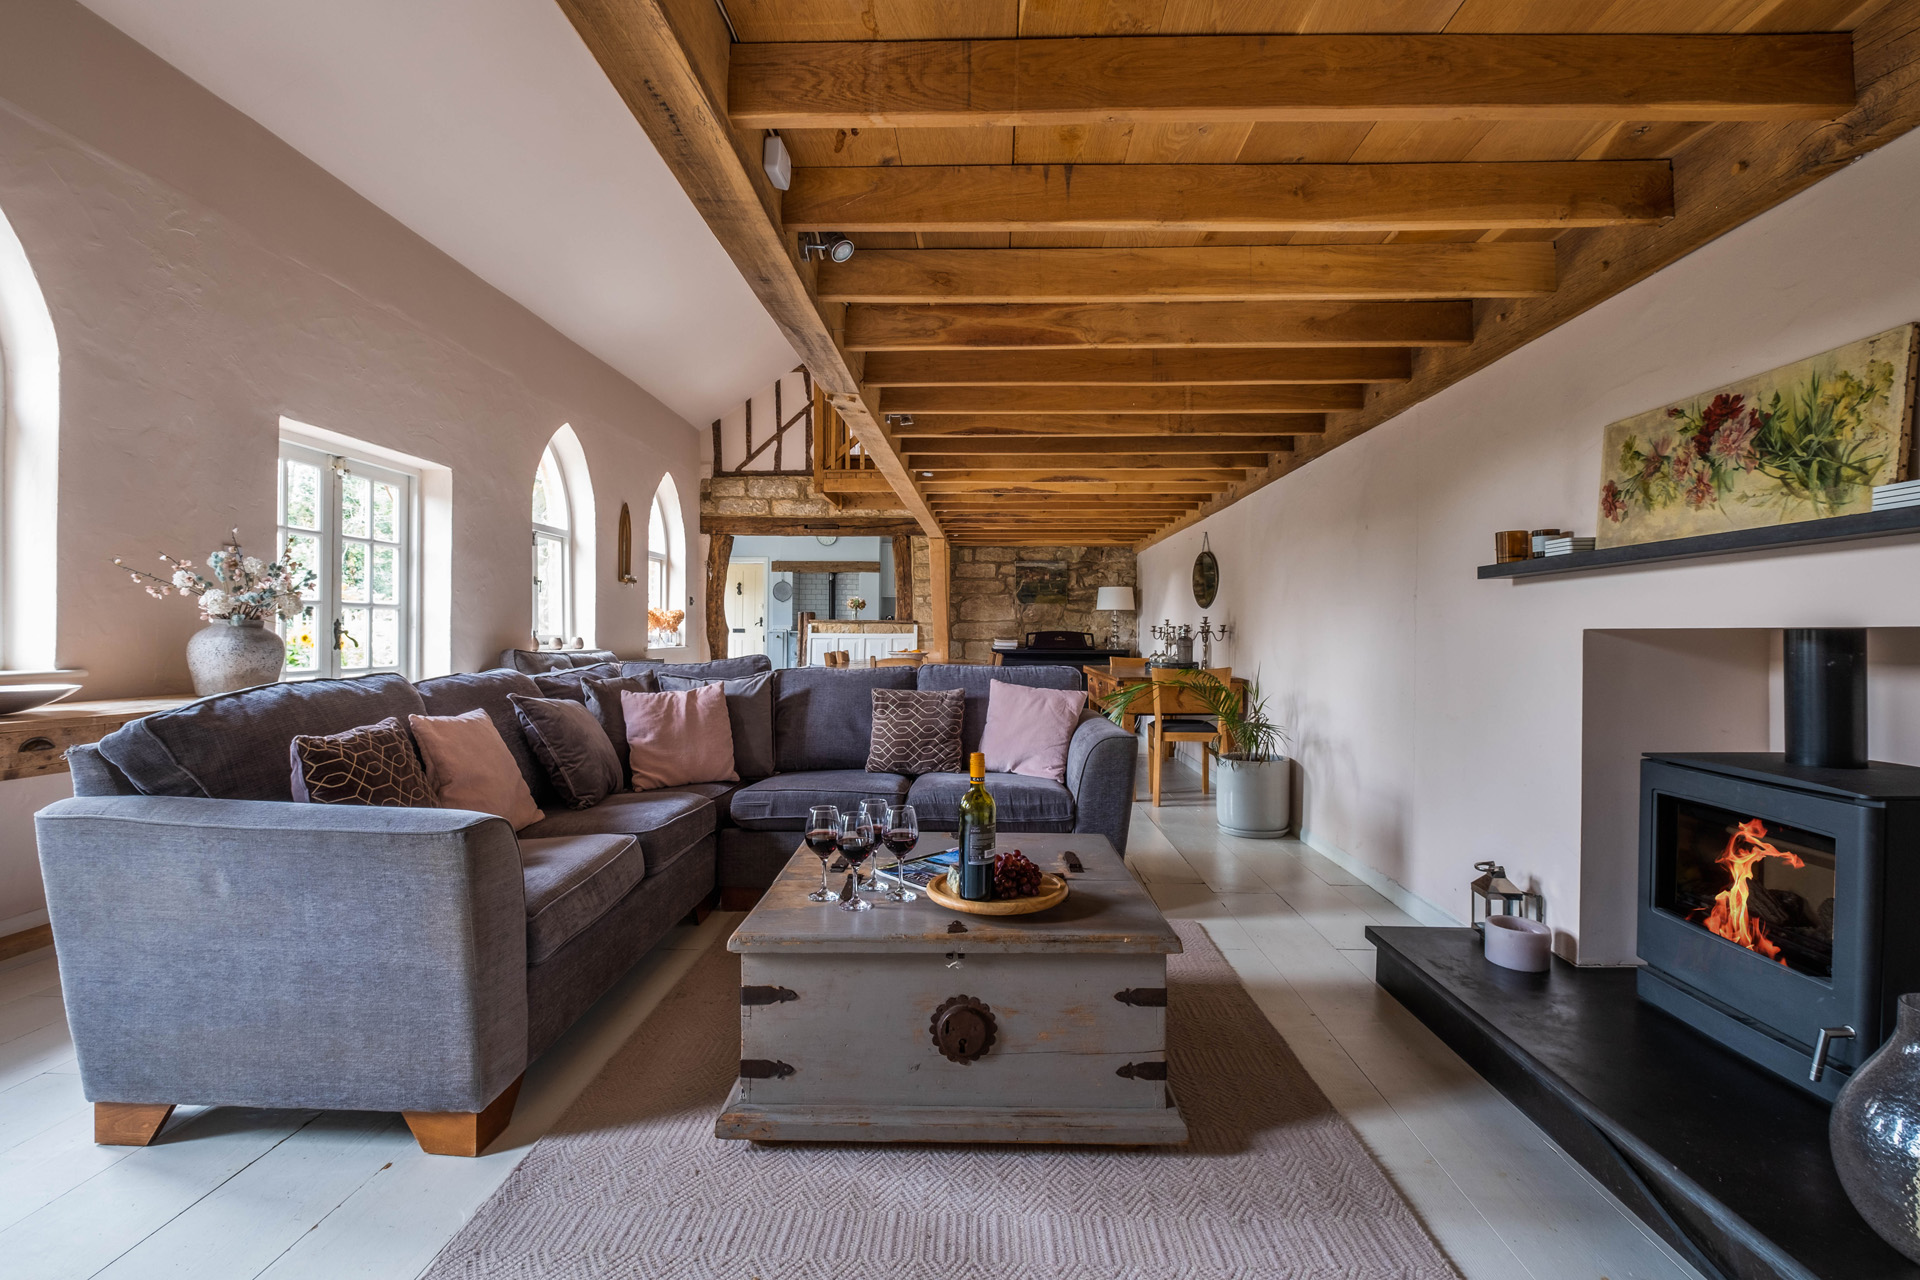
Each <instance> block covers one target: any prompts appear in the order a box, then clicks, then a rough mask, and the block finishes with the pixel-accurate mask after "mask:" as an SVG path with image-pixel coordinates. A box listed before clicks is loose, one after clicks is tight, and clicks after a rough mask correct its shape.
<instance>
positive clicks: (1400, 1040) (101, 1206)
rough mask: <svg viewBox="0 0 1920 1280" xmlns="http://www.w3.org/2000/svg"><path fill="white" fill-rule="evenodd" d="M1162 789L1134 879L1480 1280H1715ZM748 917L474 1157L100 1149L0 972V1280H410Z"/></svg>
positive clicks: (341, 1120)
mask: <svg viewBox="0 0 1920 1280" xmlns="http://www.w3.org/2000/svg"><path fill="white" fill-rule="evenodd" d="M1170 769H1171V772H1170V775H1169V776H1170V779H1171V782H1172V787H1171V788H1170V789H1169V791H1168V793H1167V797H1166V798H1167V801H1168V803H1167V804H1165V805H1163V806H1162V807H1161V808H1159V809H1157V810H1156V809H1153V808H1152V807H1151V806H1149V805H1146V804H1144V803H1143V804H1140V805H1138V806H1137V807H1136V810H1135V822H1134V828H1133V836H1132V848H1131V851H1130V853H1129V857H1128V861H1129V862H1130V863H1131V864H1132V865H1133V866H1134V867H1135V869H1136V871H1137V872H1138V874H1139V875H1140V876H1141V878H1142V879H1143V880H1144V881H1145V882H1146V883H1147V885H1148V887H1149V888H1150V889H1151V891H1152V892H1153V894H1154V896H1155V897H1156V898H1157V899H1158V900H1159V902H1160V904H1161V907H1162V909H1164V910H1165V911H1166V912H1167V914H1169V915H1171V916H1178V917H1183V918H1187V919H1196V920H1200V921H1201V922H1203V923H1204V925H1205V926H1206V928H1207V929H1208V931H1209V932H1210V933H1211V934H1212V936H1213V937H1214V939H1215V941H1216V942H1218V944H1219V945H1220V946H1221V948H1222V949H1223V950H1224V951H1225V952H1226V954H1227V956H1228V958H1229V959H1230V960H1231V961H1232V962H1233V964H1234V966H1235V968H1236V969H1237V970H1238V971H1239V973H1240V975H1241V977H1242V978H1243V979H1244V980H1245V982H1246V984H1247V988H1248V990H1249V991H1250V992H1252V994H1253V997H1254V999H1255V1000H1256V1001H1258V1002H1259V1004H1260V1007H1261V1008H1262V1009H1263V1010H1265V1012H1266V1014H1267V1016H1268V1017H1269V1018H1271V1019H1272V1020H1273V1023H1274V1025H1275V1026H1276V1027H1277V1028H1279V1030H1280V1032H1281V1034H1282V1035H1283V1036H1285V1037H1286V1039H1287V1041H1288V1043H1289V1044H1290V1045H1292V1047H1293V1050H1294V1052H1295V1053H1297V1054H1299V1056H1300V1058H1301V1060H1302V1061H1303V1062H1304V1063H1305V1064H1306V1066H1307V1069H1308V1070H1309V1071H1310V1072H1311V1073H1312V1074H1313V1077H1314V1079H1315V1080H1316V1081H1318V1082H1319V1084H1320V1087H1321V1088H1322V1089H1324V1090H1325V1091H1326V1092H1327V1094H1328V1096H1329V1097H1330V1098H1332V1100H1333V1101H1334V1103H1335V1105H1336V1106H1338V1107H1339V1108H1340V1110H1341V1111H1342V1112H1343V1113H1344V1114H1345V1115H1346V1116H1347V1117H1348V1118H1349V1119H1350V1120H1351V1121H1352V1122H1353V1124H1354V1126H1355V1127H1356V1128H1357V1129H1358V1130H1359V1132H1360V1134H1361V1137H1362V1138H1363V1139H1364V1140H1365V1142H1366V1143H1367V1145H1368V1146H1369V1148H1370V1149H1371V1150H1372V1151H1373V1153H1374V1155H1375V1156H1376V1157H1377V1158H1378V1159H1379V1161H1380V1162H1381V1164H1382V1165H1383V1166H1384V1167H1385V1168H1386V1170H1387V1172H1388V1174H1389V1175H1390V1176H1391V1177H1392V1178H1393V1180H1394V1182H1395V1183H1396V1185H1397V1186H1398V1187H1399V1188H1400V1190H1401V1192H1402V1193H1403V1194H1404V1195H1405V1196H1406V1197H1407V1199H1408V1200H1409V1201H1410V1202H1411V1203H1412V1204H1413V1206H1414V1208H1415V1210H1416V1211H1417V1212H1418V1213H1419V1214H1420V1217H1421V1219H1422V1220H1423V1221H1424V1222H1425V1223H1426V1224H1427V1227H1428V1229H1429V1230H1430V1231H1431V1232H1432V1233H1433V1235H1434V1238H1435V1239H1436V1240H1437V1241H1438V1242H1439V1244H1440V1246H1441V1248H1443V1249H1444V1250H1445V1251H1446V1253H1447V1255H1448V1256H1449V1257H1450V1258H1452V1259H1453V1261H1454V1263H1455V1265H1456V1266H1458V1267H1459V1268H1460V1271H1461V1273H1462V1274H1463V1275H1465V1276H1466V1277H1468V1280H1521V1278H1526V1280H1584V1278H1589V1277H1591V1278H1594V1280H1599V1278H1602V1277H1604V1278H1605V1280H1656V1278H1657V1280H1697V1276H1696V1273H1695V1272H1693V1271H1692V1270H1691V1269H1690V1268H1688V1267H1687V1266H1686V1265H1685V1264H1684V1263H1683V1262H1681V1261H1680V1260H1679V1259H1677V1258H1676V1257H1674V1255H1673V1254H1672V1253H1671V1252H1670V1251H1669V1250H1668V1249H1667V1248H1666V1247H1665V1246H1664V1245H1662V1244H1661V1243H1660V1242H1659V1241H1658V1240H1656V1239H1654V1238H1653V1237H1652V1236H1651V1235H1649V1234H1648V1233H1647V1232H1646V1231H1644V1230H1643V1229H1642V1228H1641V1227H1640V1225H1639V1224H1638V1222H1637V1221H1635V1220H1634V1219H1633V1218H1632V1217H1631V1216H1629V1215H1628V1214H1627V1213H1626V1212H1625V1211H1623V1210H1622V1209H1621V1208H1620V1206H1619V1205H1618V1204H1617V1203H1616V1202H1615V1201H1614V1200H1613V1199H1612V1198H1611V1197H1610V1196H1609V1195H1608V1194H1607V1193H1606V1192H1605V1191H1604V1190H1602V1189H1601V1188H1600V1187H1599V1186H1598V1185H1597V1184H1595V1183H1594V1182H1593V1181H1592V1180H1591V1179H1590V1178H1588V1177H1587V1176H1586V1174H1585V1173H1583V1172H1582V1171H1581V1170H1580V1169H1579V1168H1578V1167H1576V1166H1575V1165H1574V1164H1573V1163H1572V1162H1571V1161H1570V1160H1568V1159H1567V1158H1566V1157H1565V1156H1564V1155H1563V1154H1561V1152H1560V1151H1559V1149H1558V1148H1557V1147H1555V1146H1554V1145H1553V1144H1552V1143H1551V1142H1549V1141H1548V1140H1547V1138H1546V1137H1545V1136H1544V1135H1543V1134H1542V1133H1541V1132H1540V1131H1539V1130H1538V1129H1536V1128H1534V1127H1533V1125H1532V1124H1530V1123H1529V1122H1528V1121H1527V1120H1526V1119H1525V1118H1524V1117H1522V1116H1521V1115H1520V1114H1519V1112H1517V1111H1516V1110H1514V1109H1513V1107H1512V1106H1511V1105H1509V1104H1508V1103H1507V1102H1506V1101H1505V1099H1503V1098H1501V1097H1500V1095H1499V1094H1497V1093H1495V1092H1494V1090H1493V1089H1492V1088H1491V1087H1490V1086H1488V1085H1487V1084H1486V1083H1485V1082H1484V1081H1482V1080H1481V1079H1480V1078H1479V1076H1477V1075H1476V1074H1474V1072H1473V1071H1472V1070H1471V1069H1470V1068H1468V1067H1467V1066H1466V1065H1465V1064H1464V1063H1462V1062H1461V1061H1460V1060H1459V1059H1458V1058H1457V1057H1455V1056H1454V1055H1453V1053H1452V1052H1451V1051H1449V1050H1448V1049H1447V1048H1446V1047H1445V1046H1443V1045H1442V1044H1440V1042H1439V1041H1438V1040H1436V1039H1435V1038H1434V1037H1433V1036H1432V1035H1431V1034H1430V1033H1429V1032H1428V1031H1427V1030H1426V1029H1425V1028H1424V1027H1423V1026H1421V1025H1420V1024H1419V1023H1418V1022H1416V1021H1415V1020H1414V1019H1413V1018H1412V1017H1411V1016H1410V1015H1409V1014H1407V1013H1406V1012H1405V1011H1404V1010H1403V1009H1401V1008H1400V1006H1399V1005H1398V1004H1397V1003H1395V1002H1394V1001H1393V1000H1392V999H1391V998H1390V997H1388V996H1386V995H1385V994H1383V993H1382V992H1380V990H1379V989H1378V988H1377V987H1375V986H1374V985H1373V982H1372V965H1373V953H1372V950H1371V948H1369V947H1368V946H1367V944H1366V941H1365V939H1364V938H1363V937H1362V936H1361V933H1362V930H1363V929H1364V928H1365V927H1366V925H1368V924H1370V923H1383V924H1410V923H1413V922H1412V921H1411V920H1409V919H1408V918H1407V917H1406V916H1405V915H1403V914H1402V913H1401V912H1400V911H1398V910H1397V909H1396V908H1395V907H1393V906H1392V905H1391V904H1390V903H1388V902H1387V900H1386V899H1385V898H1383V897H1381V896H1380V895H1379V894H1377V893H1375V892H1374V891H1373V890H1372V889H1370V888H1367V887H1366V886H1365V885H1363V884H1360V883H1359V882H1358V881H1357V880H1356V879H1355V877H1353V876H1351V875H1349V874H1347V873H1346V872H1344V871H1343V870H1342V869H1341V868H1340V867H1338V866H1337V865H1335V864H1334V863H1332V862H1329V861H1328V860H1327V859H1325V858H1323V857H1321V856H1319V855H1318V854H1316V853H1314V852H1313V851H1312V850H1310V849H1308V848H1307V847H1306V846H1305V845H1302V844H1299V843H1298V842H1295V841H1245V840H1236V839H1234V838H1232V837H1227V836H1222V835H1220V834H1219V832H1218V831H1217V830H1216V829H1215V827H1214V823H1213V815H1212V812H1211V806H1210V804H1207V803H1205V802H1203V801H1202V800H1201V798H1200V796H1199V793H1198V775H1197V774H1194V773H1193V772H1192V771H1190V770H1187V769H1185V768H1184V766H1180V765H1177V764H1176V765H1174V766H1171V767H1170ZM1141 794H1143V795H1144V794H1145V790H1144V787H1143V788H1142V790H1141ZM738 919H739V917H738V916H731V915H716V916H714V917H712V918H711V919H709V920H708V921H707V922H706V923H705V924H704V925H702V926H700V927H698V928H695V927H693V926H690V925H683V926H681V927H679V928H678V929H676V930H675V931H674V933H673V935H672V936H671V937H670V938H669V939H668V940H667V941H666V942H665V943H663V944H662V946H661V947H660V948H659V949H657V950H656V951H655V952H654V953H653V954H652V955H650V956H649V957H648V958H647V959H646V960H645V961H643V962H642V963H641V964H640V965H639V966H637V967H636V968H635V970H634V972H633V973H631V974H629V975H628V977H627V978H626V979H625V980H623V981H622V983H621V984H620V985H619V986H618V987H617V988H616V989H615V990H613V991H612V992H609V993H608V995H607V996H606V998H605V999H603V1000H602V1001H601V1002H600V1004H599V1005H598V1006H596V1008H595V1009H594V1010H593V1012H592V1013H590V1014H589V1015H588V1016H587V1018H585V1019H584V1020H582V1022H581V1023H580V1025H578V1026H576V1027H575V1028H574V1029H573V1030H572V1031H570V1032H569V1033H568V1035H567V1036H566V1037H565V1038H564V1039H563V1040H562V1041H561V1043H560V1044H559V1045H558V1046H556V1047H555V1049H554V1050H552V1051H551V1052H549V1053H548V1054H546V1055H545V1056H544V1057H543V1058H542V1059H541V1060H540V1062H538V1063H536V1064H535V1065H534V1066H533V1068H532V1069H531V1070H530V1071H529V1072H528V1075H527V1082H526V1086H525V1088H524V1090H523V1092H522V1093H521V1097H520V1105H519V1109H518V1111H517V1113H516V1114H515V1116H514V1120H513V1124H512V1126H511V1127H510V1128H509V1129H508V1130H507V1133H506V1134H505V1136H504V1137H503V1138H502V1139H501V1140H500V1141H499V1142H498V1143H496V1144H495V1145H494V1147H493V1149H492V1151H491V1152H490V1153H489V1154H487V1155H486V1156H483V1157H481V1158H480V1159H478V1160H457V1159H450V1158H445V1157H434V1156H425V1155H422V1154H421V1153H420V1150H419V1148H418V1147H416V1146H415V1145H414V1143H413V1140H412V1137H411V1136H410V1135H409V1134H408V1132H407V1130H406V1126H405V1125H404V1124H403V1123H402V1122H401V1121H400V1118H399V1117H398V1116H394V1115H383V1114H370V1113H352V1112H287V1111H251V1110H244V1109H237V1108H211V1109H209V1108H182V1109H181V1110H180V1111H179V1112H177V1113H176V1114H175V1116H174V1118H173V1119H172V1120H171V1121H170V1122H169V1123H168V1126H167V1129H166V1132H165V1134H163V1136H162V1140H161V1142H160V1143H159V1144H158V1145H156V1146H152V1147H146V1148H125V1147H96V1146H94V1145H93V1143H92V1140H91V1139H92V1118H91V1111H90V1108H89V1107H88V1105H87V1103H86V1101H85V1099H84V1098H82V1097H81V1094H80V1085H79V1077H78V1076H77V1074H76V1070H77V1068H76V1065H75V1062H74V1057H73V1046H72V1042H71V1041H70V1040H69V1039H68V1037H67V1033H66V1026H65V1020H64V1015H63V1011H62V1008H61V1004H60V988H59V976H58V974H57V972H56V971H55V967H54V962H53V959H52V956H51V953H49V952H44V951H43V952H38V953H34V954H31V955H26V956H20V957H17V958H15V959H14V960H11V961H8V962H5V963H0V1276H5V1277H8V1278H9V1280H52V1278H54V1277H62V1278H65V1277H72V1278H74V1280H80V1278H81V1277H90V1276H102V1277H113V1278H114V1280H132V1278H145V1277H160V1276H191V1277H195V1278H196V1280H241V1278H250V1277H255V1276H265V1277H272V1278H273V1280H290V1278H293V1277H316V1278H321V1277H324V1278H326V1280H341V1278H345V1277H380V1278H382V1280H386V1278H391V1280H410V1278H411V1277H413V1276H416V1275H418V1274H419V1272H420V1271H421V1269H422V1268H424V1267H425V1266H426V1264H427V1262H428V1261H429V1260H430V1259H431V1258H432V1257H433V1255H434V1254H435V1253H436V1252H437V1251H438V1250H439V1248H440V1247H441V1245H443V1244H444V1243H445V1242H446V1241H447V1240H448V1239H449V1238H450V1237H451V1236H452V1235H453V1234H454V1232H456V1231H457V1230H458V1229H459V1228H460V1226H461V1224H462V1223H464V1222H465V1221H466V1220H467V1218H468V1217H469V1216H470V1215H471V1214H472V1213H473V1211H474V1210H475V1209H476V1208H477V1207H478V1206H479V1205H480V1204H481V1203H482V1202H483V1201H484V1200H485V1199H486V1198H487V1197H488V1196H489V1195H491V1194H492V1193H493V1191H494V1190H495V1189H496V1188H497V1187H498V1186H499V1185H500V1184H501V1182H502V1181H503V1180H504V1179H505V1178H506V1176H507V1174H508V1173H509V1172H510V1171H511V1170H512V1168H513V1166H514V1165H515V1164H516V1163H518V1162H519V1160H520V1158H521V1157H522V1156H523V1155H525V1154H526V1151H527V1149H528V1148H529V1147H530V1146H531V1145H532V1143H533V1142H534V1141H535V1140H536V1139H538V1138H539V1137H540V1135H541V1134H542V1133H544V1132H545V1131H546V1130H547V1128H548V1127H549V1126H550V1125H551V1124H552V1123H553V1122H554V1121H555V1120H556V1119H557V1118H558V1117H559V1115H560V1113H561V1112H562V1111H564V1110H565V1109H566V1107H567V1105H568V1104H569V1103H570V1102H571V1101H572V1100H573V1098H574V1096H575V1095H576V1094H578V1092H579V1091H580V1090H581V1088H583V1087H584V1086H585V1085H586V1084H587V1082H588V1081H590V1080H592V1079H593V1077H594V1076H595V1075H596V1074H597V1073H598V1071H599V1069H600V1067H601V1065H602V1064H603V1063H604V1062H605V1061H606V1060H607V1058H608V1057H609V1056H610V1055H611V1054H612V1053H613V1051H614V1050H615V1049H616V1048H618V1047H619V1045H620V1044H622V1043H623V1042H624V1041H625V1040H626V1038H627V1037H628V1036H629V1035H630V1034H631V1033H632V1031H633V1030H634V1028H636V1027H637V1026H638V1025H639V1024H640V1022H641V1021H642V1020H643V1019H644V1018H645V1017H646V1015H647V1014H648V1013H649V1012H650V1011H651V1010H652V1009H653V1008H654V1006H655V1005H656V1004H657V1003H658V1002H659V1000H660V998H661V997H662V996H663V995H664V994H665V993H666V992H667V991H669V990H670V989H671V988H672V987H673V984H674V983H675V982H677V981H678V980H679V978H680V977H681V975H683V974H684V973H685V972H686V970H687V969H688V968H689V967H690V966H691V964H692V963H693V961H694V959H695V958H696V957H697V956H698V954H699V953H700V951H701V950H702V949H703V948H705V947H707V946H709V945H712V944H713V943H715V942H717V941H719V940H720V939H722V938H724V937H725V936H726V935H727V933H728V932H729V931H731V929H732V928H733V925H734V924H735V923H736V922H737V920H738Z"/></svg>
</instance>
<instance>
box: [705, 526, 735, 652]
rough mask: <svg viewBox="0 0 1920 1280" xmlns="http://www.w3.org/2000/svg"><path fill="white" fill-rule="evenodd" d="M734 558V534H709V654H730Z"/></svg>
mask: <svg viewBox="0 0 1920 1280" xmlns="http://www.w3.org/2000/svg"><path fill="white" fill-rule="evenodd" d="M732 559H733V535H732V534H730V533H713V534H708V535H707V657H708V658H709V659H713V658H724V657H726V656H727V647H728V646H727V636H728V629H727V564H728V562H729V561H731V560H732Z"/></svg>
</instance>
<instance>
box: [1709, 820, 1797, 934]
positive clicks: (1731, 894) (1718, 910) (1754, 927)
mask: <svg viewBox="0 0 1920 1280" xmlns="http://www.w3.org/2000/svg"><path fill="white" fill-rule="evenodd" d="M1762 858H1779V859H1780V860H1781V861H1783V862H1785V863H1786V864H1787V865H1788V866H1790V867H1793V868H1795V869H1799V868H1802V867H1805V866H1806V865H1807V864H1806V862H1805V861H1804V860H1803V859H1802V858H1801V857H1800V856H1799V855H1798V854H1796V853H1792V852H1790V851H1788V850H1786V849H1776V848H1775V847H1774V846H1773V845H1771V844H1769V843H1767V828H1766V825H1765V824H1764V823H1762V822H1761V821H1760V819H1758V818H1749V819H1748V820H1747V821H1745V822H1742V823H1741V824H1740V825H1739V826H1737V827H1735V828H1734V831H1733V835H1732V837H1731V838H1730V839H1728V841H1727V851H1726V852H1725V853H1723V854H1721V855H1720V857H1719V859H1718V862H1719V864H1720V865H1721V866H1723V867H1725V868H1726V869H1727V872H1728V874H1729V875H1731V876H1732V877H1733V883H1732V884H1730V885H1728V886H1727V887H1726V888H1725V889H1723V890H1721V891H1720V892H1719V893H1717V894H1715V895H1714V899H1713V909H1712V910H1711V911H1707V912H1703V913H1701V915H1703V916H1704V917H1705V918H1704V919H1701V918H1700V916H1696V917H1695V918H1696V919H1697V920H1699V923H1701V924H1703V925H1705V926H1706V927H1707V928H1708V929H1710V930H1711V931H1713V932H1714V933H1717V934H1719V935H1720V936H1721V937H1723V938H1725V939H1726V940H1727V941H1729V942H1737V943H1739V944H1740V945H1741V946H1743V947H1745V948H1747V949H1748V950H1749V951H1758V952H1759V953H1760V954H1761V955H1763V956H1765V957H1767V959H1769V960H1778V961H1779V962H1780V963H1781V964H1782V965H1786V963H1787V962H1786V959H1785V958H1784V957H1783V956H1781V954H1780V948H1779V947H1778V946H1776V945H1775V944H1774V943H1773V941H1772V940H1771V939H1769V938H1768V937H1767V926H1766V924H1765V923H1764V922H1762V921H1759V920H1756V919H1754V918H1753V916H1752V915H1751V914H1750V913H1749V912H1748V910H1747V905H1748V901H1749V899H1750V897H1751V895H1752V888H1753V873H1754V869H1755V867H1756V866H1757V865H1758V863H1759V862H1760V860H1761V859H1762Z"/></svg>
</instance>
